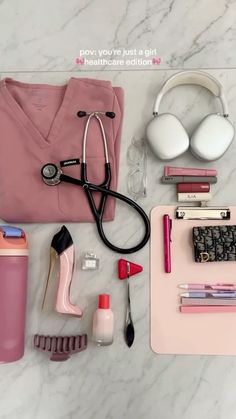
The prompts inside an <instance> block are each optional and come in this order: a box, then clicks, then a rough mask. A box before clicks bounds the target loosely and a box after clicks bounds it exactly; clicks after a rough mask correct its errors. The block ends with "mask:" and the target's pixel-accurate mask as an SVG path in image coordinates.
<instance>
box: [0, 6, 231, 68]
mask: <svg viewBox="0 0 236 419" xmlns="http://www.w3.org/2000/svg"><path fill="white" fill-rule="evenodd" d="M235 13H236V2H235V1H234V0H217V2H216V1H215V0H208V1H205V0H188V1H177V0H145V1H143V0H120V1H119V2H116V1H115V0H113V1H110V2H109V3H108V2H107V1H106V0H102V1H101V0H81V1H79V2H78V1H77V0H70V1H64V0H51V1H50V2H49V1H46V0H42V1H40V2H36V1H29V0H21V1H17V0H11V1H7V0H1V1H0V23H1V37H0V63H1V69H2V70H3V71H33V70H37V71H62V70H67V71H68V70H69V71H71V70H76V71H78V70H81V67H85V69H86V70H94V69H95V70H96V69H97V68H106V69H111V68H110V67H112V69H113V68H116V69H119V68H120V65H114V64H111V65H109V64H103V65H102V64H101V63H99V62H98V63H89V64H85V65H80V64H76V62H75V60H76V58H78V57H84V58H85V59H88V60H93V59H97V60H98V59H99V58H103V59H106V58H108V57H110V54H112V56H113V58H121V56H120V55H119V53H118V51H117V50H121V52H122V56H123V51H124V50H125V51H126V52H125V54H129V55H128V56H127V55H125V57H124V58H125V59H126V58H137V59H138V58H139V59H141V60H142V63H141V64H135V62H133V64H132V63H130V64H129V65H125V64H124V65H122V68H124V69H126V70H132V69H133V68H139V69H146V68H147V67H150V66H151V67H161V68H163V69H164V68H177V67H178V68H182V67H184V68H191V67H195V68H198V67H202V68H217V67H220V68H224V67H227V68H229V67H234V66H235V64H236V57H235V54H234V51H235V47H236V38H235V31H236V23H235ZM83 50H84V51H83ZM135 50H136V51H135ZM139 50H143V51H146V53H145V55H140V54H139ZM107 51H108V52H107ZM148 51H149V52H148ZM149 54H150V56H151V57H159V58H160V59H161V63H160V65H158V64H157V65H156V64H154V65H152V64H150V65H148V64H147V63H144V62H143V61H144V58H145V57H146V56H147V57H148V56H149ZM93 67H95V68H93ZM82 70H84V69H83V68H82Z"/></svg>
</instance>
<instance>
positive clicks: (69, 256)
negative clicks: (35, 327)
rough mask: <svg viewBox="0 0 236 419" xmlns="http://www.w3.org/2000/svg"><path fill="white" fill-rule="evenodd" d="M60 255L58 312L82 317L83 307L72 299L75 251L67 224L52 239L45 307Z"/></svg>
mask: <svg viewBox="0 0 236 419" xmlns="http://www.w3.org/2000/svg"><path fill="white" fill-rule="evenodd" d="M58 257H59V260H60V268H59V283H58V289H57V296H56V304H55V310H56V311H57V312H58V313H62V314H70V315H73V316H78V317H81V316H82V314H83V312H82V310H81V308H80V307H78V306H76V305H74V304H72V303H71V301H70V286H71V282H72V276H73V272H74V260H75V251H74V244H73V240H72V237H71V235H70V233H69V231H68V230H67V228H66V227H65V226H62V228H61V230H60V231H59V232H58V233H57V234H55V236H54V237H53V239H52V243H51V252H50V266H49V272H48V278H47V283H46V289H45V294H44V298H43V307H44V305H45V299H46V293H47V289H48V285H49V282H50V280H51V277H52V272H53V270H54V267H55V261H56V258H58Z"/></svg>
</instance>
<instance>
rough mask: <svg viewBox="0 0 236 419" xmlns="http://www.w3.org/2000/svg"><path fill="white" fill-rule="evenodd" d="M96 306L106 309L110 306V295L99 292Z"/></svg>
mask: <svg viewBox="0 0 236 419" xmlns="http://www.w3.org/2000/svg"><path fill="white" fill-rule="evenodd" d="M98 308H103V309H108V308H110V295H109V294H100V295H99V297H98Z"/></svg>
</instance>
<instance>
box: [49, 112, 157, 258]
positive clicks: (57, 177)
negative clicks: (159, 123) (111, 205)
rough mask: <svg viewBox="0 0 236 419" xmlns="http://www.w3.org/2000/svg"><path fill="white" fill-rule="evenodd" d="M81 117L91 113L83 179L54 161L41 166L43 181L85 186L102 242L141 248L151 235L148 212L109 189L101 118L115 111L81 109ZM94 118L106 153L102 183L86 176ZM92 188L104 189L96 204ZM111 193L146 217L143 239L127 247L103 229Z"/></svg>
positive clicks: (135, 248)
mask: <svg viewBox="0 0 236 419" xmlns="http://www.w3.org/2000/svg"><path fill="white" fill-rule="evenodd" d="M77 115H78V117H79V118H82V117H84V116H88V119H87V121H86V125H85V129H84V135H83V144H82V146H83V152H82V163H81V179H76V178H73V177H71V176H68V175H66V174H64V173H63V171H62V168H61V167H59V166H57V165H56V164H54V163H47V164H45V165H44V166H43V167H42V170H41V174H42V178H43V181H44V182H45V183H46V184H47V185H49V186H55V185H58V184H59V183H60V182H67V183H71V184H73V185H78V186H82V187H83V188H84V191H85V193H86V196H87V199H88V203H89V206H90V209H91V211H92V214H93V216H94V220H95V222H96V225H97V230H98V234H99V236H100V237H101V239H102V241H103V243H104V244H105V245H106V246H107V247H109V248H110V249H111V250H113V251H115V252H118V253H133V252H137V251H138V250H140V249H142V248H143V247H144V246H145V244H146V243H147V242H148V240H149V237H150V221H149V218H148V216H147V214H146V213H145V212H144V210H143V209H142V208H141V207H140V206H139V205H138V204H137V203H136V202H134V201H133V200H132V199H130V198H128V197H127V196H125V195H122V194H120V193H119V192H115V191H113V190H111V189H110V184H111V166H110V162H109V156H108V146H107V139H106V134H105V130H104V126H103V123H102V120H101V118H100V116H99V115H105V116H107V117H108V118H114V117H115V114H114V112H97V111H95V112H85V111H79V112H78V113H77ZM92 118H95V119H96V120H97V122H98V124H99V126H100V130H101V134H102V139H103V146H104V155H105V180H104V182H103V183H102V184H100V185H95V184H93V183H90V182H89V181H88V178H87V163H86V145H87V138H88V129H89V124H90V122H91V119H92ZM93 192H101V199H100V202H99V205H98V207H96V204H95V202H94V198H93ZM108 196H113V197H114V198H116V199H119V200H120V201H123V202H125V203H126V204H127V205H129V206H131V207H132V208H133V209H134V210H135V211H137V213H138V214H139V215H140V217H141V218H142V220H143V223H144V227H145V233H144V236H143V238H142V240H141V241H140V242H139V243H138V244H137V245H136V246H133V247H129V248H126V249H122V248H120V247H117V246H115V245H114V244H112V243H111V242H110V241H109V240H108V239H107V237H106V236H105V233H104V230H103V215H104V210H105V205H106V200H107V197H108Z"/></svg>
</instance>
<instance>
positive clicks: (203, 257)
mask: <svg viewBox="0 0 236 419" xmlns="http://www.w3.org/2000/svg"><path fill="white" fill-rule="evenodd" d="M199 256H200V262H208V260H209V259H210V255H209V253H207V252H201V253H200V254H199Z"/></svg>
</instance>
